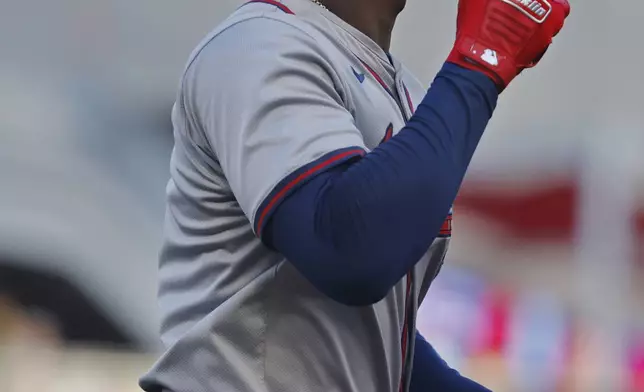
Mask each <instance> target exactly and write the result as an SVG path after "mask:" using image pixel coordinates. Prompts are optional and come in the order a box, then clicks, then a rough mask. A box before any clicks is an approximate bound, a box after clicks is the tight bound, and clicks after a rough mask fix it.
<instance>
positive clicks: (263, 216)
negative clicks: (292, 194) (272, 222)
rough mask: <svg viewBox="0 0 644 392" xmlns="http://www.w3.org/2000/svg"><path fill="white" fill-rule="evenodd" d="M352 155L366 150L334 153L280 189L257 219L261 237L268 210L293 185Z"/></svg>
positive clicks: (360, 153) (258, 234)
mask: <svg viewBox="0 0 644 392" xmlns="http://www.w3.org/2000/svg"><path fill="white" fill-rule="evenodd" d="M351 155H364V150H361V149H359V148H356V149H351V150H349V151H345V152H343V153H340V154H338V155H334V156H332V157H330V158H328V159H326V160H324V161H322V162H320V163H318V164H317V165H315V166H313V167H312V168H310V169H308V170H306V171H305V172H304V173H302V174H300V175H298V176H297V177H295V179H293V181H291V182H289V183H288V184H287V185H286V186H285V187H284V188H282V190H280V191H279V192H278V193H277V194H276V195H275V196H273V198H272V199H271V201H270V202H269V203H268V204H267V205H266V207H264V210H263V211H262V213H261V215H260V216H259V220H258V221H257V236H258V237H261V233H260V231H261V230H262V227H263V224H264V220H265V219H266V216H267V215H268V212H269V211H271V210H272V209H273V207H274V206H275V205H276V204H277V203H278V202H279V201H280V200H281V199H282V198H283V197H284V196H285V195H286V193H287V192H288V191H289V190H291V189H293V187H295V186H297V184H299V183H300V182H302V181H304V180H306V179H307V178H308V177H310V176H312V175H313V174H315V173H317V172H319V171H320V170H322V169H324V168H326V167H327V166H329V165H331V164H333V163H334V162H337V161H339V160H341V159H344V158H346V157H348V156H351Z"/></svg>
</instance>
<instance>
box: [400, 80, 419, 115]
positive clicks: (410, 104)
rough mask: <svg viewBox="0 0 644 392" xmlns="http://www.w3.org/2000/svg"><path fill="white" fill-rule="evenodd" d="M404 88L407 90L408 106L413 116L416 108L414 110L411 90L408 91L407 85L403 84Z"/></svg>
mask: <svg viewBox="0 0 644 392" xmlns="http://www.w3.org/2000/svg"><path fill="white" fill-rule="evenodd" d="M403 88H404V89H405V95H406V96H407V104H408V105H409V110H410V111H411V113H412V114H413V113H414V112H415V111H416V108H414V103H413V102H412V100H411V94H409V90H407V86H405V83H403Z"/></svg>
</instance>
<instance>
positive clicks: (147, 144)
mask: <svg viewBox="0 0 644 392" xmlns="http://www.w3.org/2000/svg"><path fill="white" fill-rule="evenodd" d="M571 2H572V3H573V9H574V12H573V16H572V18H571V19H570V20H569V23H568V27H567V29H566V31H565V34H563V35H562V36H561V37H559V38H558V39H557V40H556V45H555V46H554V47H552V48H551V49H550V52H549V54H548V56H546V58H545V60H544V62H543V64H542V65H541V66H540V67H539V68H538V69H536V70H533V71H530V72H527V73H526V74H525V75H523V76H521V78H520V81H519V82H517V83H516V84H515V85H513V86H512V88H511V89H509V91H507V92H506V93H505V94H504V97H503V99H502V101H501V104H500V106H499V110H498V112H497V114H496V117H495V118H494V120H493V122H492V124H491V125H490V127H489V129H488V131H487V133H486V135H485V137H484V139H483V142H482V145H481V147H480V149H479V151H478V153H477V155H476V157H475V159H474V162H473V163H472V166H471V170H470V173H469V175H468V178H467V181H466V184H465V186H464V188H463V190H462V192H461V194H460V196H459V198H458V201H457V204H456V208H455V218H454V232H455V237H454V241H453V247H452V250H451V252H450V253H449V255H448V266H447V267H446V268H445V269H444V270H443V272H442V273H441V275H440V276H439V278H438V280H437V281H436V283H435V285H434V286H433V287H432V289H431V290H430V295H429V299H428V300H427V301H426V303H425V304H424V305H423V308H422V315H421V317H420V321H419V328H420V329H421V330H422V331H423V332H424V333H425V335H426V336H427V337H428V338H429V339H430V341H432V342H433V343H434V344H435V345H436V346H437V347H438V348H439V351H441V352H442V353H443V354H444V356H445V357H446V359H448V360H449V361H450V363H452V364H453V365H454V366H456V367H458V368H459V369H461V370H462V371H463V372H465V373H466V374H468V375H472V376H474V377H476V378H477V379H479V380H481V381H482V382H484V383H485V384H487V385H488V386H490V387H493V388H494V390H495V391H498V392H504V391H527V392H541V391H543V392H576V391H583V392H595V391H597V392H603V391H607V392H621V391H624V392H635V391H644V271H643V267H644V246H643V244H644V153H643V151H644V97H642V91H644V76H642V72H641V64H642V63H643V62H644V54H643V53H642V51H641V50H640V49H641V48H642V44H641V38H642V35H643V34H644V31H643V30H642V25H641V21H640V19H641V15H642V14H643V13H644V5H642V4H644V3H642V2H640V1H635V0H622V1H620V2H609V1H603V0H584V1H577V0H572V1H571ZM237 4H238V2H237V1H229V0H226V1H225V0H183V1H161V2H159V1H153V0H137V1H125V0H103V1H98V0H85V1H78V0H77V1H74V0H58V1H51V2H47V1H42V0H40V1H34V0H23V1H20V2H9V1H3V2H2V7H1V11H0V391H3V392H23V391H29V392H31V391H33V390H38V391H47V392H49V391H52V392H54V391H56V392H58V391H68V392H77V391H110V392H115V391H116V392H129V391H136V390H138V388H137V386H136V382H137V377H138V376H139V375H140V374H141V373H142V372H143V371H145V370H146V368H147V367H148V366H149V365H150V364H151V363H152V361H154V360H155V358H156V355H157V354H158V352H159V350H160V345H159V342H158V340H157V320H158V318H157V309H156V303H155V290H156V254H157V251H158V248H159V242H160V239H161V230H162V227H161V222H162V215H163V203H164V187H165V183H166V180H167V177H168V158H169V152H170V149H171V147H172V136H171V124H170V121H169V113H170V107H171V105H172V103H173V100H174V93H175V87H176V84H177V80H178V76H179V73H180V71H181V67H182V66H183V62H184V61H185V59H186V58H187V56H188V54H189V52H190V51H191V49H192V48H193V46H194V45H195V44H196V43H197V42H198V41H199V39H200V38H201V37H202V36H203V35H204V34H205V33H207V32H208V31H209V30H210V29H211V28H212V27H213V26H214V25H215V24H216V23H217V22H218V21H219V20H221V18H223V17H225V15H226V14H227V13H228V12H230V11H231V10H233V9H234V8H235V6H236V5H237ZM618 4H619V6H618ZM455 8H456V0H409V8H408V10H407V11H406V12H405V13H404V14H403V15H402V16H401V19H400V23H399V26H398V29H397V30H396V34H395V42H394V50H393V52H394V53H395V54H396V55H398V56H399V57H400V58H402V59H403V60H404V61H405V62H406V63H407V64H408V66H409V67H410V68H411V69H412V70H414V71H415V72H416V73H417V74H418V75H419V76H420V77H421V78H422V80H423V81H425V82H427V83H429V82H430V81H431V78H432V76H433V74H434V73H435V72H436V71H437V70H438V68H439V67H440V65H441V63H442V61H443V59H444V57H445V55H446V53H447V52H448V50H449V48H450V46H451V42H452V37H453V29H454V26H453V25H454V23H453V20H454V15H455Z"/></svg>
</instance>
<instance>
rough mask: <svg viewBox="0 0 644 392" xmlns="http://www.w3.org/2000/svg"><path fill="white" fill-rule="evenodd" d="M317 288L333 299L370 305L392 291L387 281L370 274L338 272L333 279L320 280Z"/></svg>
mask: <svg viewBox="0 0 644 392" xmlns="http://www.w3.org/2000/svg"><path fill="white" fill-rule="evenodd" d="M316 286H317V288H318V289H319V290H320V291H322V293H323V294H324V295H326V296H327V297H329V298H331V299H332V300H334V301H336V302H339V303H341V304H343V305H347V306H355V307H362V306H370V305H373V304H376V303H378V302H380V301H382V300H383V299H384V298H385V297H386V296H387V294H389V292H390V291H391V287H390V285H389V284H387V283H386V282H383V281H382V280H378V279H372V278H371V277H369V276H368V274H366V273H365V274H339V275H338V274H336V276H334V277H333V278H332V279H328V280H326V281H324V282H322V281H318V282H317V284H316Z"/></svg>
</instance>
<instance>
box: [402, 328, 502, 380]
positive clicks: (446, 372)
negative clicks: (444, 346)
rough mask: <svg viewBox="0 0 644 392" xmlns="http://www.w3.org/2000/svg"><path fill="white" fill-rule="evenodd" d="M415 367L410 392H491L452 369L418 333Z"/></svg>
mask: <svg viewBox="0 0 644 392" xmlns="http://www.w3.org/2000/svg"><path fill="white" fill-rule="evenodd" d="M413 366H414V367H413V369H412V375H411V384H410V386H409V392H432V391H441V392H490V390H489V389H487V388H485V387H484V386H482V385H480V384H477V383H476V382H474V381H472V380H470V379H468V378H467V377H464V376H462V375H461V374H459V373H458V372H457V371H456V370H454V369H452V368H450V367H449V365H447V363H446V362H445V361H444V360H443V359H442V358H441V357H440V356H439V355H438V353H437V352H436V350H434V348H433V347H432V346H431V345H430V344H429V343H428V342H427V341H426V340H425V339H424V338H423V337H422V336H421V335H420V334H419V333H416V345H415V348H414V365H413Z"/></svg>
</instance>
